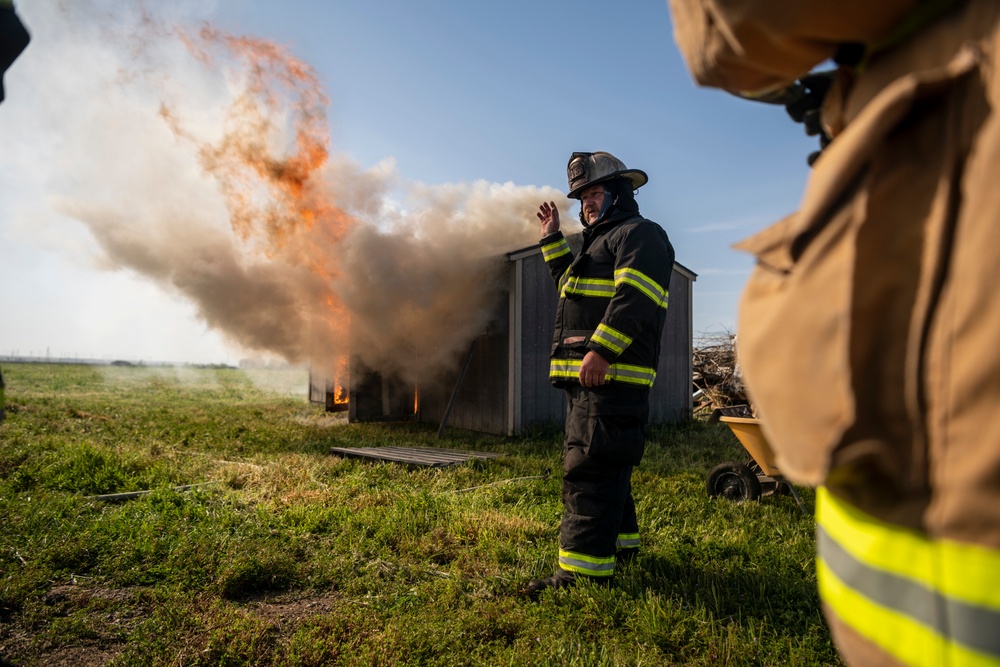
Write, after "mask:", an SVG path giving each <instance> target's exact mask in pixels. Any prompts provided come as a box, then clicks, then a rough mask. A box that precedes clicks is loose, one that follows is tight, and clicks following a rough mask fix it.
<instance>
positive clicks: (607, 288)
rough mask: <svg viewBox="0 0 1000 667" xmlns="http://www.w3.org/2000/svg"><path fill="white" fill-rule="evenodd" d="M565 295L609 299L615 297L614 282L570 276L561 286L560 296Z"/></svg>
mask: <svg viewBox="0 0 1000 667" xmlns="http://www.w3.org/2000/svg"><path fill="white" fill-rule="evenodd" d="M567 294H580V295H582V296H603V297H607V298H609V299H610V298H611V297H613V296H614V295H615V282H614V281H613V280H603V279H601V278H581V277H580V276H570V278H569V280H567V281H566V284H565V285H563V288H562V293H561V294H560V296H566V295H567Z"/></svg>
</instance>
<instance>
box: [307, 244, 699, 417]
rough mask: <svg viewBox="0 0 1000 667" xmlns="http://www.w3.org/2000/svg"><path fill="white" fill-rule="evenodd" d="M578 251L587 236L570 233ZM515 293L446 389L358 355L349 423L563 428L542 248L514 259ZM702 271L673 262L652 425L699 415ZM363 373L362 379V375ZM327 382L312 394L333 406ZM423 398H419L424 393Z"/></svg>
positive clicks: (552, 297)
mask: <svg viewBox="0 0 1000 667" xmlns="http://www.w3.org/2000/svg"><path fill="white" fill-rule="evenodd" d="M568 241H569V243H570V246H571V247H572V248H573V249H574V251H577V250H578V249H579V247H580V245H581V243H582V236H581V235H579V234H577V235H574V236H571V237H569V238H568ZM505 259H506V263H505V270H506V272H507V289H506V290H500V291H499V292H498V293H497V295H496V301H495V303H494V305H493V311H494V312H493V317H492V319H491V321H490V324H489V326H488V327H487V329H486V331H484V332H483V333H482V334H480V336H479V337H478V338H476V340H474V341H473V342H472V343H471V344H470V347H469V350H468V353H467V354H466V355H465V358H464V359H462V362H461V364H460V365H459V368H457V369H455V370H454V371H453V372H452V373H451V374H450V375H449V377H447V379H446V381H445V382H444V383H439V384H438V386H437V387H418V386H413V385H412V384H409V385H408V384H406V383H402V382H400V381H398V380H396V379H394V378H390V377H383V376H382V374H380V373H379V372H378V371H377V369H364V368H361V367H360V366H359V365H358V362H357V361H356V360H354V359H352V361H351V370H350V375H351V378H352V381H351V387H350V395H349V406H348V416H349V417H348V418H349V420H350V421H398V420H418V421H422V422H430V423H435V424H438V425H441V423H442V421H444V422H445V425H447V426H448V427H454V428H461V429H467V430H471V431H479V432H484V433H493V434H498V435H516V434H520V433H523V432H524V431H525V430H527V429H530V428H532V427H534V426H556V425H562V423H563V422H564V420H565V416H566V402H565V398H564V392H562V391H560V390H557V389H555V388H553V387H552V385H551V384H550V383H549V378H548V369H549V351H550V349H551V345H552V328H553V324H554V321H555V312H556V304H557V302H558V297H557V294H556V289H555V286H554V285H553V283H552V278H551V276H550V274H549V270H548V268H547V267H546V266H545V262H544V260H543V259H542V251H541V248H540V247H539V246H538V245H533V246H530V247H528V248H524V249H521V250H516V251H514V252H510V253H508V254H507V255H506V256H505ZM695 280H696V275H695V274H694V273H692V272H691V271H690V270H688V269H687V268H685V267H684V266H682V265H681V264H677V263H675V264H674V270H673V274H672V275H671V278H670V302H669V308H668V311H667V320H666V324H665V326H664V330H663V338H662V342H661V352H660V362H659V364H658V367H657V375H656V382H655V383H654V385H653V390H652V394H651V396H650V422H651V423H654V424H655V423H665V422H672V421H681V420H685V419H689V418H690V417H691V413H692V398H691V373H692V367H691V365H692V357H691V351H692V345H693V340H692V286H693V283H694V281H695ZM355 378H358V381H355ZM327 394H328V390H327V388H326V386H325V382H324V381H323V379H322V378H317V377H315V376H311V378H310V400H313V401H314V402H317V403H324V402H325V403H327V405H328V406H329V405H330V402H329V399H328V395H327ZM418 397H419V398H418Z"/></svg>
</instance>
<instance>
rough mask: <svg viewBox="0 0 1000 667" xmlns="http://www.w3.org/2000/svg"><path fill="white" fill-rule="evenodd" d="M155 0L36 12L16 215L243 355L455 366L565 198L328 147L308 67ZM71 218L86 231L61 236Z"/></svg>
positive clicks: (404, 367)
mask: <svg viewBox="0 0 1000 667" xmlns="http://www.w3.org/2000/svg"><path fill="white" fill-rule="evenodd" d="M151 9H152V8H150V7H147V8H144V9H143V8H140V9H133V10H131V11H127V10H125V9H123V8H122V6H121V5H115V6H114V8H113V10H112V8H110V7H109V6H108V5H107V4H106V3H101V2H97V1H96V0H95V1H93V2H86V1H84V2H72V3H65V4H63V5H58V4H52V5H47V4H39V5H35V6H33V7H32V11H31V24H30V25H29V27H30V29H31V31H32V33H33V41H32V44H31V46H30V47H29V48H30V58H28V57H23V62H22V61H19V62H18V67H19V68H21V69H22V70H23V73H22V76H21V78H22V79H26V80H34V81H39V82H45V85H40V86H38V87H37V88H36V89H34V90H33V91H32V92H31V93H29V94H27V95H26V93H25V91H23V90H21V91H18V92H19V94H20V95H26V96H27V97H29V98H30V103H25V104H22V105H21V108H30V109H32V117H31V118H30V119H22V124H21V128H22V129H21V130H19V131H20V132H24V131H25V130H24V129H23V128H24V127H25V125H24V123H25V122H27V127H29V128H34V129H35V131H36V132H37V136H35V137H33V139H32V142H31V147H30V149H29V148H27V147H25V146H26V145H27V144H26V143H25V142H21V143H20V144H18V142H16V141H14V140H13V134H12V131H11V130H0V132H2V134H0V138H2V139H3V142H4V145H5V146H8V145H12V146H14V149H13V151H12V153H11V154H10V155H9V157H11V158H12V159H13V160H14V161H15V163H17V164H20V165H21V166H22V169H21V172H20V174H19V176H18V178H19V180H20V181H21V186H22V187H24V188H28V189H33V190H35V191H37V193H38V194H39V195H40V196H39V197H38V198H36V199H35V200H34V203H33V204H32V205H31V206H29V207H27V208H26V209H24V210H22V212H21V213H22V215H24V216H26V217H28V218H30V219H31V223H30V224H31V227H32V229H33V230H35V232H34V233H36V234H39V235H47V237H48V239H49V242H50V243H53V242H62V241H68V240H69V239H72V243H73V244H74V250H73V252H74V253H76V254H78V255H79V254H80V253H81V252H85V253H87V254H88V256H89V257H90V258H91V260H92V262H93V264H94V266H95V267H98V268H101V269H104V270H127V271H131V272H134V273H136V274H138V275H140V276H142V277H143V278H144V279H147V280H149V281H152V282H153V283H155V284H156V285H157V286H159V287H160V288H162V289H163V290H166V291H168V292H171V293H174V294H179V295H182V296H183V297H184V298H185V299H188V300H190V301H191V302H192V303H193V304H195V306H196V308H197V312H198V315H199V317H200V318H201V319H202V320H203V321H204V322H205V323H206V324H207V325H208V326H209V327H211V328H212V329H214V330H216V331H218V332H221V333H222V334H224V335H225V337H226V338H227V339H228V340H230V341H232V343H233V344H234V345H236V346H238V347H239V348H240V349H242V350H248V351H258V352H269V353H273V354H276V355H279V356H281V357H283V358H285V359H286V360H288V361H291V362H308V363H312V364H314V365H318V366H323V367H326V370H328V371H334V370H335V369H334V365H335V363H336V361H337V359H338V358H340V357H342V355H344V354H346V353H347V352H348V351H350V352H351V353H353V354H355V355H357V356H358V357H360V358H361V360H362V361H363V362H365V363H366V365H368V366H370V367H373V368H378V369H381V370H386V371H390V372H394V373H397V374H399V375H401V376H402V377H404V378H407V379H412V380H421V381H427V380H428V379H429V378H433V377H435V376H438V375H440V374H441V373H442V372H444V371H446V370H448V369H449V368H450V367H452V366H453V365H454V364H455V363H456V361H457V358H458V356H459V355H460V354H461V352H462V351H463V350H465V349H467V347H468V344H469V342H470V341H471V339H472V338H473V337H475V336H476V335H477V334H478V333H480V332H481V331H482V330H483V328H484V327H485V326H486V325H487V320H488V319H489V317H490V314H491V310H492V308H493V305H494V304H495V302H496V295H497V294H498V292H499V291H501V290H502V289H503V287H504V286H503V284H502V283H501V282H499V281H498V276H499V273H498V271H497V262H496V259H497V258H498V257H499V256H501V255H502V253H504V252H507V251H510V250H513V249H516V248H519V247H523V246H527V245H530V244H532V243H534V242H536V241H537V238H538V224H537V219H536V218H535V210H536V209H537V207H538V204H539V203H541V202H542V201H548V200H554V201H565V199H564V197H562V195H561V194H560V193H558V192H557V191H555V190H554V189H551V188H537V187H525V186H515V185H514V184H513V183H504V184H495V183H486V182H483V181H480V180H474V179H475V175H474V174H470V182H468V183H457V184H448V185H428V184H424V183H420V182H408V181H407V180H406V179H405V178H404V177H403V176H402V175H401V174H399V173H398V171H397V169H396V167H395V163H394V161H393V160H392V159H391V158H387V159H385V160H383V161H382V162H381V163H379V164H377V165H375V166H373V167H371V168H367V169H366V168H364V167H362V166H360V165H358V164H357V163H356V162H355V161H354V160H353V159H351V158H350V156H347V155H344V154H338V153H336V152H333V151H331V152H329V153H327V154H326V159H325V160H323V159H322V155H323V153H324V151H326V150H327V149H328V146H327V140H326V137H327V136H328V134H329V132H328V128H327V127H326V126H325V123H326V121H325V112H326V97H325V93H324V91H322V90H321V89H319V88H318V84H317V83H316V82H317V78H316V77H315V73H314V72H312V70H311V69H310V68H309V66H308V64H305V63H300V62H298V61H296V60H295V59H294V58H293V57H292V56H291V55H290V54H288V53H285V52H284V51H283V50H281V49H280V48H278V47H274V46H273V45H270V44H268V43H267V42H266V41H263V40H249V39H248V40H242V39H237V38H232V37H230V36H227V35H225V34H222V33H218V32H215V31H214V30H212V29H210V28H207V27H203V26H199V24H197V23H196V22H195V20H196V19H199V18H204V14H202V15H201V16H197V15H193V14H191V13H190V12H194V11H202V12H204V11H205V10H204V9H201V10H195V9H192V8H191V7H187V8H185V7H184V6H183V5H176V4H172V6H171V8H170V9H163V10H161V9H160V8H159V5H156V6H155V12H157V13H156V14H151V13H150V11H151ZM166 11H170V12H171V15H169V16H168V15H166V14H164V12H166ZM178 12H189V14H188V17H187V19H185V18H184V17H183V16H180V15H178ZM248 54H250V55H251V56H253V57H256V58H263V61H261V60H259V59H258V60H257V61H253V60H252V59H250V58H248V57H247V56H248ZM261 62H264V64H265V65H266V67H265V68H264V70H265V71H264V72H263V73H262V72H261V71H260V69H259V67H258V66H259V65H260V63H261ZM255 67H256V68H257V69H255ZM268 68H270V69H268ZM283 68H284V69H283ZM18 145H20V146H22V148H20V149H18V148H17V146H18ZM317 155H319V156H320V159H317ZM40 160H41V162H42V163H44V169H41V168H40V165H39V161H40ZM567 217H568V216H567ZM41 221H47V223H46V224H40V222H41ZM68 221H72V223H71V224H76V225H78V224H79V223H82V224H83V225H84V226H85V229H86V230H87V231H88V233H89V238H90V240H89V241H81V239H80V238H79V235H75V234H73V233H69V234H60V233H59V232H58V231H54V230H59V229H67V222H68ZM348 332H350V334H349V333H348ZM352 341H353V342H352Z"/></svg>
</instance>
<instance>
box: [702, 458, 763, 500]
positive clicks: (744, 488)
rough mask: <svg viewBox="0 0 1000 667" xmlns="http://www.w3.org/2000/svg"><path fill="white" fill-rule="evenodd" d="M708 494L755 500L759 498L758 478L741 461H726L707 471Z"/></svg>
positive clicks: (731, 498)
mask: <svg viewBox="0 0 1000 667" xmlns="http://www.w3.org/2000/svg"><path fill="white" fill-rule="evenodd" d="M707 488H708V495H709V496H711V497H712V498H718V497H720V496H721V497H722V498H725V499H726V500H736V501H740V500H757V499H758V498H760V480H759V479H757V475H755V474H753V473H752V472H750V469H749V468H747V467H746V466H745V465H743V464H742V463H736V462H735V461H726V462H725V463H720V464H719V465H717V466H715V467H714V468H712V472H710V473H708V484H707Z"/></svg>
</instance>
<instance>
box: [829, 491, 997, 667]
mask: <svg viewBox="0 0 1000 667" xmlns="http://www.w3.org/2000/svg"><path fill="white" fill-rule="evenodd" d="M816 523H817V551H818V553H819V558H818V559H817V578H818V582H819V589H820V595H821V596H822V598H823V600H824V602H826V603H827V604H828V605H829V606H830V608H831V609H832V610H833V612H834V613H836V614H837V615H838V616H840V617H841V618H842V619H843V620H844V622H845V623H847V624H848V625H850V626H851V627H853V628H854V630H855V631H856V632H858V633H860V634H861V635H863V636H864V637H867V638H868V639H869V640H870V641H872V642H873V643H875V644H877V645H878V646H880V647H881V648H882V649H883V650H885V651H886V652H888V653H890V654H891V655H893V656H896V657H897V658H898V659H899V660H901V661H902V662H904V663H907V664H913V665H948V664H962V665H992V666H993V667H997V666H998V665H1000V636H998V633H997V632H996V629H997V628H998V627H1000V552H997V551H995V550H991V549H986V548H983V547H980V546H976V545H969V544H960V543H957V542H953V541H948V540H931V539H929V538H928V537H927V536H925V535H922V534H920V533H917V532H915V531H912V530H909V529H905V528H900V527H898V526H894V525H892V524H887V523H884V522H881V521H879V520H877V519H875V518H874V517H871V516H869V515H867V514H865V513H864V512H861V511H859V510H858V509H857V508H855V507H853V506H851V505H849V504H847V503H844V502H841V501H840V500H839V499H838V498H836V497H835V496H834V495H832V494H831V493H829V491H827V490H826V489H825V488H822V487H821V488H820V489H818V490H817V494H816Z"/></svg>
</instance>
